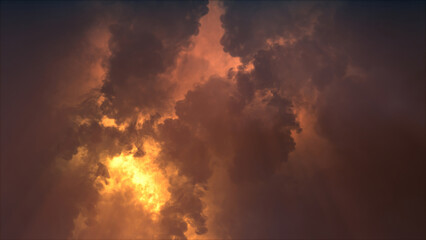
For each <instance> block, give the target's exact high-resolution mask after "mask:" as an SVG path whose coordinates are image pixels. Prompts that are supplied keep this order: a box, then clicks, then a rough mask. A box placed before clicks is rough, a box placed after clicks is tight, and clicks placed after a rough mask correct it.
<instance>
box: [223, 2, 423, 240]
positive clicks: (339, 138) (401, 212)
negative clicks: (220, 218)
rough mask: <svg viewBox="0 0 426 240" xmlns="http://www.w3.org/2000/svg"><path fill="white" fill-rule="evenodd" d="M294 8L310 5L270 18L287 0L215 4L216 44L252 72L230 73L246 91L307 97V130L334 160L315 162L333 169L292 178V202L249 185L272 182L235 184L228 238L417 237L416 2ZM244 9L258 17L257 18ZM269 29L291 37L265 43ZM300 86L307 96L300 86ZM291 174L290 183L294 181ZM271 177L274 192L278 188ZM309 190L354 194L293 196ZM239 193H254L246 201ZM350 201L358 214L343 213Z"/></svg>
mask: <svg viewBox="0 0 426 240" xmlns="http://www.w3.org/2000/svg"><path fill="white" fill-rule="evenodd" d="M295 4H296V3H295ZM298 4H299V5H300V7H294V8H293V9H305V10H306V9H310V10H306V11H302V12H299V11H296V10H294V11H291V13H289V14H283V15H285V17H281V18H279V17H274V16H276V12H277V11H278V9H289V8H291V7H293V3H291V4H289V3H288V2H282V3H278V2H268V3H266V4H263V3H257V2H250V3H245V2H225V4H224V5H225V8H226V9H227V11H226V13H225V15H224V16H223V17H222V21H223V24H224V27H225V31H226V33H225V35H224V37H223V38H222V44H223V45H224V49H225V51H228V52H230V53H231V54H232V55H234V56H239V57H241V58H242V60H243V61H244V62H250V61H252V63H253V67H254V69H253V70H250V71H245V70H240V72H239V73H237V75H236V78H237V83H238V87H239V88H240V89H241V90H242V91H245V92H246V93H247V96H251V97H252V96H253V92H254V91H255V90H256V89H275V91H277V92H280V93H281V94H282V95H283V96H286V97H288V98H289V99H291V100H292V101H293V102H295V103H296V104H301V103H303V101H306V99H314V101H313V102H308V104H309V105H311V107H312V109H313V110H314V112H313V113H314V114H315V115H316V116H317V123H316V129H317V130H318V133H319V134H320V135H321V136H323V137H324V138H325V139H327V140H328V141H329V144H330V145H331V147H332V148H333V149H335V154H334V155H333V156H334V157H331V158H328V159H325V160H326V161H329V162H332V163H333V164H336V165H333V168H332V169H328V170H327V174H328V175H329V176H324V175H323V174H321V175H322V176H321V175H319V176H321V177H318V179H317V180H316V181H318V182H322V183H321V184H319V185H318V183H312V182H309V181H307V182H300V183H299V185H297V188H302V189H300V191H302V196H300V199H299V200H300V201H299V202H297V203H294V202H293V203H292V202H288V201H287V202H286V200H285V198H286V197H285V196H286V195H287V194H289V193H287V192H285V191H278V190H277V189H278V188H271V189H270V190H268V191H267V193H263V195H268V196H269V197H268V198H266V199H264V198H260V197H259V196H258V195H259V194H258V193H257V191H260V189H262V191H266V190H265V189H268V188H267V187H265V186H270V185H271V184H273V183H272V182H269V183H266V184H265V186H252V187H251V188H249V189H250V190H240V191H241V192H240V193H238V190H236V192H233V196H229V201H235V203H236V204H237V203H238V204H239V205H238V206H239V207H238V208H239V209H241V212H238V210H235V206H232V207H231V206H228V208H226V209H229V211H231V209H233V210H232V211H233V213H232V214H229V215H228V214H226V213H224V218H226V217H228V218H231V219H234V221H235V222H233V223H230V224H231V226H233V227H230V229H232V230H230V234H231V236H232V237H235V238H241V237H248V236H253V235H250V234H248V235H247V233H248V232H253V234H254V235H255V236H259V237H260V236H262V237H265V236H271V237H273V236H274V237H275V236H280V237H282V236H285V237H306V236H307V237H317V236H323V237H335V236H349V237H402V236H410V237H421V236H424V234H425V232H424V229H423V227H422V226H423V225H424V223H425V215H424V206H423V204H422V202H423V201H424V199H425V194H424V191H423V190H422V189H424V174H423V173H422V170H420V169H424V167H425V166H424V161H423V159H424V157H425V150H424V144H425V138H424V131H425V128H424V122H425V114H424V109H425V106H424V78H425V76H424V46H425V45H424V40H425V32H424V27H425V26H424V17H425V14H424V11H423V10H422V9H424V3H415V2H411V3H405V4H403V3H399V2H392V3H383V2H381V3H378V2H373V3H366V2H363V3H336V4H330V5H329V6H327V7H326V5H324V4H323V3H317V4H312V5H311V4H308V3H305V2H303V3H298ZM296 5H297V4H296ZM248 14H250V15H253V16H267V17H266V18H262V20H258V18H249V17H248ZM294 15H296V16H295V17H293V16H294ZM299 16H300V18H299ZM285 18H286V19H285ZM307 19H315V20H314V21H311V22H309V23H310V24H311V26H312V28H310V27H309V24H308V25H303V23H306V20H307ZM263 21H268V22H263ZM310 29H312V30H310ZM277 37H282V38H283V39H287V40H289V41H290V40H291V39H292V38H295V40H294V42H293V43H290V44H289V43H288V42H286V41H281V42H279V41H273V40H274V39H277ZM310 88H313V89H314V93H315V92H316V93H315V94H317V97H316V98H315V97H313V96H308V97H307V96H306V95H304V94H303V90H304V89H310ZM315 99H316V100H315ZM305 104H306V103H305ZM302 106H303V105H302ZM251 129H253V128H251ZM268 139H273V138H271V137H268ZM274 142H275V141H274ZM312 148H316V146H312ZM249 149H250V148H249ZM296 150H297V145H296ZM263 152H270V151H267V150H266V149H264V151H263ZM251 156H256V155H255V154H251ZM317 157H321V156H317ZM259 158H260V156H259ZM297 160H298V159H294V161H297ZM290 166H291V164H289V167H290ZM283 167H284V168H285V166H283ZM290 172H291V171H290ZM292 175H293V176H292V177H291V178H290V179H292V178H294V179H298V178H299V177H297V174H296V173H292ZM329 178H331V179H332V180H333V181H338V182H339V184H334V183H330V182H329V181H330V179H329ZM287 180H288V179H287ZM280 182H281V184H283V187H282V188H281V190H282V189H283V188H285V186H286V185H288V183H287V181H286V180H280ZM318 187H320V188H321V189H322V190H323V191H324V193H322V194H323V195H324V196H327V195H328V194H331V195H330V196H332V195H339V194H340V195H341V194H344V195H348V196H351V198H353V199H352V200H351V201H347V198H341V197H338V198H336V199H334V200H333V199H328V200H327V201H328V202H330V201H337V202H336V203H335V204H336V206H337V209H335V210H333V209H331V208H330V207H327V208H324V206H321V205H320V203H313V202H309V201H304V200H303V199H305V197H304V196H303V195H304V194H307V193H306V192H307V191H315V189H316V188H318ZM303 188H305V189H303ZM288 191H296V190H294V189H292V190H288ZM249 192H251V193H249ZM246 194H248V195H246ZM241 196H244V197H243V198H244V199H253V200H252V202H250V203H249V202H247V201H244V200H241ZM298 196H299V195H298ZM269 199H283V200H282V201H278V202H277V203H274V202H273V201H271V200H269ZM342 199H343V200H342ZM344 199H346V200H344ZM286 203H287V204H288V206H282V205H285V204H286ZM265 204H266V206H268V207H270V206H272V207H270V208H271V209H274V210H275V211H273V213H272V215H270V216H269V217H266V216H267V215H265V214H266V213H267V212H268V210H266V209H265V210H257V209H259V208H262V209H264V206H265ZM408 206H410V207H408ZM299 207H304V208H306V211H304V212H303V213H300V215H302V217H303V219H301V220H300V222H298V223H295V221H297V220H295V219H298V218H297V217H296V216H295V215H297V214H292V213H291V212H293V213H295V212H297V210H295V209H297V208H299ZM353 207H356V208H357V209H358V210H359V213H358V215H359V216H355V215H352V216H351V215H348V214H347V213H346V215H345V214H344V213H345V211H346V212H347V210H345V209H350V208H353ZM339 208H340V209H339ZM342 208H343V209H342ZM224 211H226V210H224ZM323 211H327V212H328V214H330V213H332V212H333V211H337V212H336V214H334V215H333V214H331V215H330V216H329V217H330V218H329V220H330V221H331V222H330V221H329V220H327V217H326V215H324V214H325V212H323ZM339 212H340V213H339ZM308 215H309V216H308ZM247 216H252V218H253V221H252V223H250V222H246V224H241V221H243V220H242V219H247ZM258 219H259V220H258ZM260 219H261V220H260ZM244 221H249V220H244ZM260 221H262V222H260ZM290 221H292V223H288V222H290ZM277 222H280V223H284V224H282V225H286V224H290V226H293V227H292V228H291V229H292V230H289V229H287V228H286V227H285V226H284V227H281V228H279V227H276V228H273V229H271V228H270V227H273V226H274V224H275V223H277ZM339 222H340V223H342V225H341V224H339ZM355 222H356V223H355ZM292 224H293V225H292ZM297 229H299V230H297Z"/></svg>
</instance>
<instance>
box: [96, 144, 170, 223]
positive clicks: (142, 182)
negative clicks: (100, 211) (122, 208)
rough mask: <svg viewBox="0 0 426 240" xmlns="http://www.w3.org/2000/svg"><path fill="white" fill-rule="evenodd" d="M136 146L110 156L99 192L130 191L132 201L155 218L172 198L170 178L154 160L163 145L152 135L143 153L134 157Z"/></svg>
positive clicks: (99, 181)
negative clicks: (153, 138)
mask: <svg viewBox="0 0 426 240" xmlns="http://www.w3.org/2000/svg"><path fill="white" fill-rule="evenodd" d="M136 150H137V149H136V148H133V149H132V150H131V151H129V152H127V153H121V154H120V155H119V156H116V157H113V158H110V159H107V161H106V162H105V166H106V167H107V170H108V175H109V177H108V178H107V179H101V178H98V179H97V183H98V184H100V186H101V188H100V194H101V196H102V197H105V198H108V195H113V194H117V193H118V194H119V193H124V192H126V193H131V195H130V196H131V197H130V199H129V201H133V203H134V204H139V205H142V206H143V208H144V209H145V210H146V211H148V212H149V213H152V214H153V219H155V218H156V215H157V214H158V212H159V211H160V210H161V207H162V206H163V205H164V203H165V202H167V200H168V199H169V198H170V193H169V192H168V190H167V189H168V184H169V183H168V180H167V178H166V176H165V175H164V172H163V171H162V170H161V169H160V168H159V167H158V166H157V164H155V162H154V160H155V159H156V158H157V156H158V153H159V152H160V147H159V145H158V143H156V142H155V141H154V140H152V139H146V140H145V142H144V146H143V150H144V152H145V154H144V155H143V156H142V157H135V153H136Z"/></svg>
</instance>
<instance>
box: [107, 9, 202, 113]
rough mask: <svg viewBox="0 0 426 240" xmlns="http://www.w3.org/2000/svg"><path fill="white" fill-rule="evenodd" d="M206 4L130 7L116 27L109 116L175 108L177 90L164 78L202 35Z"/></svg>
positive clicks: (113, 36) (108, 81)
mask: <svg viewBox="0 0 426 240" xmlns="http://www.w3.org/2000/svg"><path fill="white" fill-rule="evenodd" d="M206 5H207V2H205V1H200V2H185V3H172V2H169V3H165V2H163V3H154V2H144V3H136V4H133V3H128V4H124V6H122V7H123V12H122V16H120V18H119V20H118V21H117V22H116V23H114V24H113V25H112V26H111V34H112V37H111V40H110V48H111V51H112V56H111V59H110V62H109V68H110V69H109V73H108V78H107V79H106V82H105V84H104V86H103V88H102V92H103V93H104V94H105V96H106V98H107V101H106V102H105V103H104V107H105V109H106V110H107V112H108V114H109V115H110V116H114V117H115V118H118V119H119V120H120V119H123V118H126V117H128V116H129V115H131V114H134V113H135V112H138V111H145V112H148V113H150V112H152V111H154V110H153V109H155V111H157V112H159V111H161V110H164V108H166V107H170V101H171V100H172V99H171V97H172V95H171V91H172V89H173V84H172V83H171V82H170V80H169V79H167V78H165V77H164V76H161V74H162V73H165V72H166V71H167V70H171V67H172V66H174V65H175V62H176V57H177V55H178V53H179V52H180V51H181V50H182V49H183V48H184V47H187V46H188V45H189V43H190V41H189V38H190V37H191V36H192V35H196V34H198V27H199V25H200V24H199V19H200V18H201V17H202V16H203V15H205V14H206V13H207V11H208V8H207V6H206Z"/></svg>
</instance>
